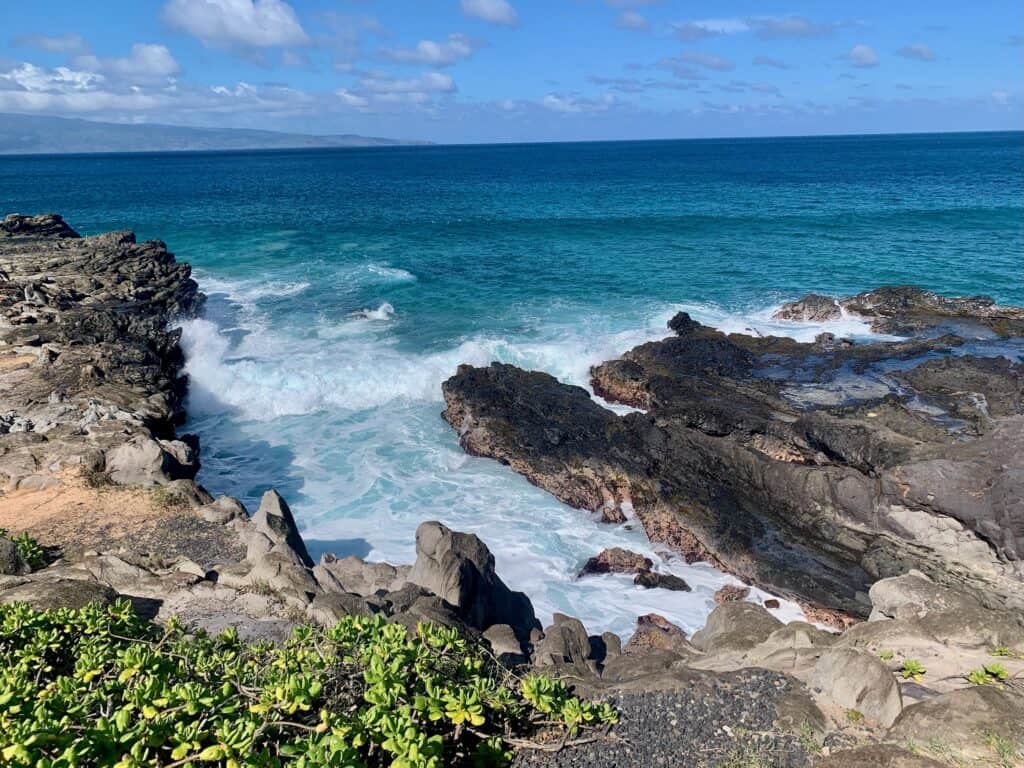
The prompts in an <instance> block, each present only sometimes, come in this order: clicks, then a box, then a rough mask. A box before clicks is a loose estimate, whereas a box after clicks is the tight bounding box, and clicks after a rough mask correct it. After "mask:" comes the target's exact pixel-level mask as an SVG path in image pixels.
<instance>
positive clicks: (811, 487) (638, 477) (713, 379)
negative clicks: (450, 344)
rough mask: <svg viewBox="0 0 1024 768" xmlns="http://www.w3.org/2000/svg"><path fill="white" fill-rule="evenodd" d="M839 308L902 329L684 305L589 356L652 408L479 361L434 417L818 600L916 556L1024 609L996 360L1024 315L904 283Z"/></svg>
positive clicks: (568, 497) (1018, 461) (671, 539)
mask: <svg viewBox="0 0 1024 768" xmlns="http://www.w3.org/2000/svg"><path fill="white" fill-rule="evenodd" d="M840 304H841V306H842V308H843V311H856V312H858V313H860V314H863V315H864V316H865V317H868V318H869V319H873V321H874V322H876V324H877V326H878V328H879V330H884V331H886V332H894V331H896V330H897V329H900V330H901V332H913V333H914V334H915V337H914V338H910V339H908V340H905V341H896V342H876V343H867V344H853V345H840V344H836V343H830V344H828V345H825V346H823V345H822V344H821V343H818V342H815V343H811V344H804V343H799V342H796V341H793V340H792V339H788V338H778V337H770V336H756V337H755V336H746V335H741V334H732V335H726V334H724V333H721V332H719V331H716V330H713V329H710V328H706V327H704V326H701V325H700V324H699V323H696V322H695V321H693V320H692V319H691V318H689V317H687V316H683V315H679V316H677V317H675V318H673V321H672V323H670V325H671V327H672V328H673V329H674V330H675V331H676V335H675V336H673V337H670V338H667V339H665V340H663V341H658V342H651V343H648V344H644V345H641V346H639V347H637V348H636V349H633V350H631V351H629V352H627V353H626V354H625V355H623V357H622V358H621V359H619V360H613V361H610V362H607V363H604V364H602V365H599V366H597V367H595V368H594V369H593V371H592V375H593V378H592V384H593V387H594V390H595V392H597V393H598V394H600V395H602V396H603V397H604V398H606V399H609V400H614V401H619V402H622V403H626V404H628V405H632V406H634V407H636V408H641V409H645V410H646V413H629V414H626V415H620V414H617V413H614V412H611V411H609V410H607V409H605V408H603V407H602V406H601V405H599V404H598V403H597V402H596V401H595V400H594V399H592V398H591V397H590V394H589V393H588V392H587V391H585V390H583V389H581V388H579V387H572V386H568V385H564V384H561V383H559V382H558V381H557V380H555V379H554V378H552V377H551V376H548V375H547V374H543V373H536V372H534V373H531V372H526V371H522V370H519V369H517V368H514V367H513V366H508V365H501V364H493V365H491V366H489V367H486V368H473V367H470V366H462V367H460V369H459V371H458V372H457V373H456V375H455V376H453V377H452V378H451V379H449V380H448V381H447V382H445V384H444V394H445V401H446V405H447V408H446V410H445V414H444V415H445V418H446V419H447V420H448V422H449V423H450V424H452V426H453V427H454V428H455V429H456V430H457V431H458V433H459V439H460V442H461V444H462V446H463V448H464V449H465V450H466V451H467V452H469V453H471V454H473V455H479V456H489V457H492V458H495V459H498V460H499V461H501V462H503V463H506V464H508V465H509V466H510V467H511V468H512V469H514V470H515V471H517V472H519V473H521V474H523V475H524V476H526V477H527V478H528V479H529V480H530V481H531V482H533V483H534V484H536V485H539V486H541V487H543V488H545V489H547V490H549V491H550V492H552V493H553V494H554V495H555V496H557V497H558V498H559V499H560V500H562V501H564V502H566V503H568V504H571V505H573V506H576V507H579V508H584V509H588V510H592V511H594V512H598V513H601V514H602V515H603V516H604V518H605V519H606V520H609V521H614V522H621V521H622V520H624V519H625V518H626V516H627V514H626V513H627V512H635V513H636V516H637V517H638V518H639V519H640V521H641V522H642V523H643V525H644V527H645V529H646V530H647V533H648V535H649V536H650V538H651V539H652V540H654V541H658V542H662V543H665V544H667V545H669V546H670V547H672V548H673V549H675V550H676V551H678V552H680V553H681V554H683V556H684V557H685V558H686V559H688V560H691V561H692V560H706V561H708V562H710V563H712V564H714V565H717V566H719V567H721V568H723V569H726V570H728V571H731V572H733V573H735V574H736V575H737V576H739V577H740V578H741V579H743V580H744V581H747V582H750V583H754V584H757V585H759V586H764V587H765V588H768V589H770V590H772V591H774V592H777V593H781V594H783V595H785V596H788V597H790V598H794V599H797V600H799V601H801V602H802V603H805V604H808V605H809V606H811V607H812V608H814V609H820V608H825V609H829V610H831V611H836V610H838V611H842V612H846V613H848V614H851V615H853V616H856V617H865V616H867V614H868V612H869V599H868V594H867V592H868V589H869V588H870V585H871V584H872V583H873V582H874V581H877V580H878V579H884V578H887V577H890V576H896V575H899V574H901V573H904V572H906V571H907V570H910V569H917V570H919V571H921V572H923V573H925V574H927V575H928V576H929V577H930V578H932V579H933V580H935V582H936V583H940V584H944V585H954V586H957V587H958V588H960V589H962V590H964V591H967V592H968V593H970V594H972V595H974V596H975V598H976V600H977V601H978V602H980V603H982V604H983V605H985V606H988V607H990V608H1001V609H1012V610H1015V611H1019V610H1021V609H1022V608H1024V581H1022V579H1024V560H1022V552H1024V399H1022V397H1021V394H1020V393H1021V392H1022V387H1024V384H1022V381H1024V364H1021V363H1019V362H1014V361H1011V360H1007V359H1006V358H999V357H998V355H999V354H1002V353H1004V352H1005V350H1006V349H1008V348H1012V345H1013V344H1016V343H1018V342H1017V339H1019V337H1020V336H1021V335H1022V333H1021V329H1022V328H1024V325H1022V323H1024V320H1022V318H1024V310H1022V309H1018V308H1013V307H998V306H996V305H994V304H992V303H990V302H988V301H987V300H985V299H964V300H953V299H945V298H943V297H936V296H935V295H934V294H928V293H926V292H920V291H916V290H911V289H905V288H899V289H880V290H879V291H876V292H871V293H869V294H863V295H861V296H859V297H854V299H851V300H849V301H848V302H847V304H842V302H841V303H840ZM833 311H836V312H838V311H840V308H839V307H837V306H836V305H835V302H831V300H829V301H825V300H819V299H813V298H812V299H810V300H808V301H806V302H805V303H804V304H803V305H801V306H800V307H791V308H789V309H788V310H787V312H788V314H789V315H790V316H799V317H811V316H813V317H815V318H818V319H820V318H821V317H822V316H830V314H829V313H831V312H833ZM823 313H824V315H823ZM1009 337H1012V338H1009ZM1007 338H1009V342H1008V341H1007ZM1008 344H1009V347H1008ZM826 347H827V348H826Z"/></svg>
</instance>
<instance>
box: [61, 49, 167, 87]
mask: <svg viewBox="0 0 1024 768" xmlns="http://www.w3.org/2000/svg"><path fill="white" fill-rule="evenodd" d="M74 64H75V66H77V67H80V68H81V69H85V70H88V71H90V72H106V73H108V74H111V75H115V76H117V77H121V78H125V79H127V80H131V79H138V78H142V79H145V78H160V77H168V76H170V75H173V74H175V73H176V72H177V71H178V69H179V67H178V62H177V61H175V59H174V57H173V56H172V55H171V52H170V51H169V50H167V48H166V46H163V45H153V44H150V43H136V44H135V45H133V46H132V49H131V52H130V53H129V54H128V56H125V57H122V58H101V57H98V56H93V55H87V56H79V57H77V58H76V59H75V61H74Z"/></svg>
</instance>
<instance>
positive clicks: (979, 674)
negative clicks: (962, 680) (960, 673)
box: [967, 663, 1010, 685]
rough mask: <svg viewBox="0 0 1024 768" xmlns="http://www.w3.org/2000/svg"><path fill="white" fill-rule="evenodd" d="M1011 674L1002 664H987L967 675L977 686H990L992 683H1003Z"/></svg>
mask: <svg viewBox="0 0 1024 768" xmlns="http://www.w3.org/2000/svg"><path fill="white" fill-rule="evenodd" d="M1009 676H1010V673H1009V672H1008V671H1007V669H1006V667H1004V666H1003V665H1002V664H999V663H994V664H986V665H985V666H984V667H982V668H981V669H975V670H974V671H972V672H971V673H970V674H968V675H967V679H968V680H969V681H970V682H972V683H974V684H975V685H988V684H990V683H994V684H997V685H998V684H999V683H1002V681H1003V680H1005V679H1006V678H1007V677H1009Z"/></svg>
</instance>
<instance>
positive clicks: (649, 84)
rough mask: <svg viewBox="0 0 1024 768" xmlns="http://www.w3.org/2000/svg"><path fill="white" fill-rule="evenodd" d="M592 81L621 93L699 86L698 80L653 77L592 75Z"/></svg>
mask: <svg viewBox="0 0 1024 768" xmlns="http://www.w3.org/2000/svg"><path fill="white" fill-rule="evenodd" d="M588 79H589V80H590V82H592V83H594V84H595V85H602V86H604V87H606V88H608V89H609V90H612V91H618V92H619V93H643V92H644V91H652V90H672V91H691V90H693V89H695V88H696V87H697V83H696V82H678V81H676V80H658V79H656V78H652V77H645V78H639V77H602V76H600V75H591V76H590V77H589V78H588Z"/></svg>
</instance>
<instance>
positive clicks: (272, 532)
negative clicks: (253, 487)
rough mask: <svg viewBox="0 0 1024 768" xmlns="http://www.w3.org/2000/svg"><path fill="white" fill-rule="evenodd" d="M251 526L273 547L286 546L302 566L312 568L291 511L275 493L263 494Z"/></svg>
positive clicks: (286, 503) (311, 561) (279, 495)
mask: <svg viewBox="0 0 1024 768" xmlns="http://www.w3.org/2000/svg"><path fill="white" fill-rule="evenodd" d="M252 524H253V526H254V527H255V530H256V531H257V532H259V533H261V534H263V535H264V536H265V537H266V538H267V539H268V540H269V541H270V542H271V544H272V545H273V546H274V547H277V546H279V545H282V544H283V545H285V546H287V548H288V549H290V550H291V551H292V552H294V553H295V555H296V556H297V557H298V559H299V561H300V562H301V563H302V564H303V565H305V566H306V567H308V568H312V567H313V560H312V559H311V558H310V556H309V552H307V551H306V544H305V542H303V540H302V536H301V535H299V528H298V525H296V523H295V517H294V516H293V515H292V510H291V508H290V507H289V506H288V502H286V501H285V500H284V499H283V498H281V494H279V493H278V492H277V491H275V490H272V489H271V490H269V491H267V492H266V493H264V494H263V498H262V499H260V506H259V509H257V510H256V514H255V515H253V516H252Z"/></svg>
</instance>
